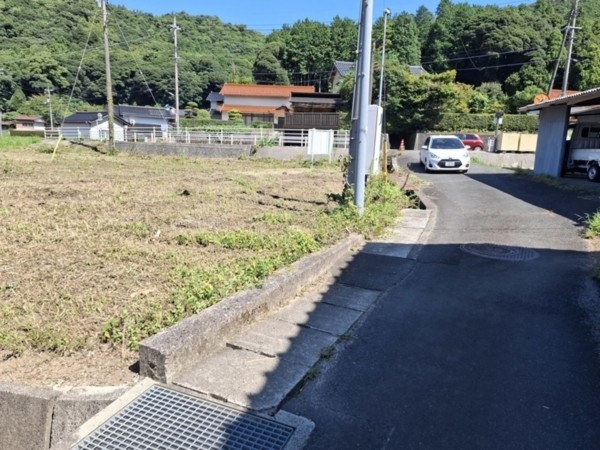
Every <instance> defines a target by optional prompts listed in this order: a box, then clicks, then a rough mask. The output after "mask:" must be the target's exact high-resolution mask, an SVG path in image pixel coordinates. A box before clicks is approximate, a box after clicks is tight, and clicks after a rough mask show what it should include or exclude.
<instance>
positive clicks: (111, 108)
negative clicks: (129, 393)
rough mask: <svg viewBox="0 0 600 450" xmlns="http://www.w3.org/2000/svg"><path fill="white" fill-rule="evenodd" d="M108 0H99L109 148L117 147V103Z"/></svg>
mask: <svg viewBox="0 0 600 450" xmlns="http://www.w3.org/2000/svg"><path fill="white" fill-rule="evenodd" d="M106 3H107V0H98V4H99V6H100V7H101V8H102V17H103V25H104V65H105V72H106V105H107V108H108V150H109V151H110V150H114V148H115V105H114V102H113V93H112V76H111V73H110V46H109V45H108V11H107V10H106Z"/></svg>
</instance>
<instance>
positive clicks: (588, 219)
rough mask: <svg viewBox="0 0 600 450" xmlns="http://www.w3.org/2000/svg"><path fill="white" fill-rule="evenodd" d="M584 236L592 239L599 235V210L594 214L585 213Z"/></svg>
mask: <svg viewBox="0 0 600 450" xmlns="http://www.w3.org/2000/svg"><path fill="white" fill-rule="evenodd" d="M584 224H585V228H586V230H585V237H586V238H588V239H593V238H596V237H598V236H600V210H599V211H596V212H595V213H594V214H591V215H590V214H586V215H585V218H584Z"/></svg>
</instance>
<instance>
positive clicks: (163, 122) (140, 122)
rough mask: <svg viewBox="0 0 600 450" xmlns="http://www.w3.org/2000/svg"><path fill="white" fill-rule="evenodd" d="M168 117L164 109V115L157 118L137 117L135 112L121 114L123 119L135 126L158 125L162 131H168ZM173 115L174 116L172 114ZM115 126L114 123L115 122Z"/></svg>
mask: <svg viewBox="0 0 600 450" xmlns="http://www.w3.org/2000/svg"><path fill="white" fill-rule="evenodd" d="M168 117H170V114H169V112H168V111H165V117H164V118H159V117H156V118H154V117H142V118H140V117H138V116H136V115H135V114H130V115H124V116H123V120H125V121H126V122H129V123H135V125H136V126H138V127H145V126H147V127H160V129H161V130H162V131H168V129H169V125H168V120H167V118H168ZM173 117H174V116H173ZM115 128H116V124H115Z"/></svg>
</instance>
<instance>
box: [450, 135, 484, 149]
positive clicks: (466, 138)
mask: <svg viewBox="0 0 600 450" xmlns="http://www.w3.org/2000/svg"><path fill="white" fill-rule="evenodd" d="M456 137H457V138H459V139H460V140H461V141H462V143H463V144H465V145H468V146H469V147H471V150H483V149H484V148H485V145H484V144H483V139H481V138H480V137H479V135H478V134H472V133H458V134H456Z"/></svg>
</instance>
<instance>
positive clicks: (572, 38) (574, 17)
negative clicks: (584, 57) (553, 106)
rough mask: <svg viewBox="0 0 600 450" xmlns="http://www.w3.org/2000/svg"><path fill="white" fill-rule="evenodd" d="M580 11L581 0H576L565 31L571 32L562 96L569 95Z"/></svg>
mask: <svg viewBox="0 0 600 450" xmlns="http://www.w3.org/2000/svg"><path fill="white" fill-rule="evenodd" d="M578 13H579V0H575V6H573V9H572V10H571V16H570V18H569V25H568V26H567V28H566V30H565V33H569V38H568V39H569V49H568V51H567V62H566V65H565V74H564V77H563V84H562V91H561V94H560V95H561V97H564V96H565V95H567V87H568V84H569V72H570V70H571V59H572V57H573V42H574V41H575V31H576V30H581V28H577V26H576V23H577V14H578Z"/></svg>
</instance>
